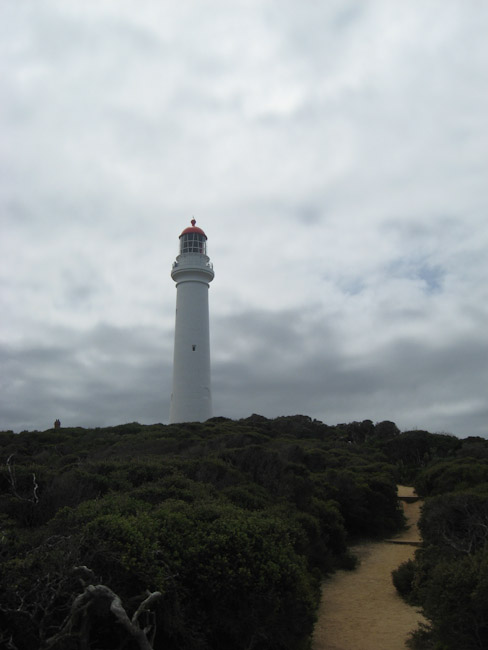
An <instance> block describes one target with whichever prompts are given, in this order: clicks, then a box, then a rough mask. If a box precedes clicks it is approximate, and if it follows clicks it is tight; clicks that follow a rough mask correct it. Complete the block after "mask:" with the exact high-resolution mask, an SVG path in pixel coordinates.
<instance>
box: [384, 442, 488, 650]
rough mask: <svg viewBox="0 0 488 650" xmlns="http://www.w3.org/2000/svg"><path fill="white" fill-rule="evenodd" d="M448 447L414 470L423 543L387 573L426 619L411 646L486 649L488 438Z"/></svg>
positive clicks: (432, 649) (420, 649) (417, 649)
mask: <svg viewBox="0 0 488 650" xmlns="http://www.w3.org/2000/svg"><path fill="white" fill-rule="evenodd" d="M422 436H423V438H424V440H428V434H425V432H424V433H423V434H422ZM453 447H454V449H455V454H454V455H452V454H448V457H447V458H444V459H442V460H441V459H437V460H435V459H434V460H433V461H432V462H429V463H426V464H425V463H424V467H420V468H419V470H418V471H417V472H414V474H415V481H414V484H415V488H416V491H417V493H418V494H419V496H421V497H422V498H423V499H424V505H423V509H422V514H421V517H420V521H419V529H420V532H421V535H422V546H421V547H420V548H419V550H417V552H416V553H415V558H414V559H412V560H408V561H407V562H405V563H403V564H402V565H400V567H399V568H398V569H397V570H396V571H394V572H393V582H394V585H395V587H396V589H397V591H398V592H399V594H400V595H401V596H403V598H405V600H406V601H407V602H409V603H410V604H412V605H416V606H420V607H421V609H422V612H423V613H424V615H425V617H426V618H427V619H429V621H430V624H429V625H428V626H423V627H421V628H420V629H419V630H417V631H416V632H415V633H414V634H413V635H412V638H411V639H410V640H409V647H411V648H413V649H415V650H460V648H462V649H463V650H486V648H488V441H487V440H485V439H482V438H466V439H464V440H462V441H457V446H456V445H455V444H454V442H453ZM412 469H413V468H412Z"/></svg>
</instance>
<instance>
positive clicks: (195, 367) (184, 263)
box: [169, 219, 214, 423]
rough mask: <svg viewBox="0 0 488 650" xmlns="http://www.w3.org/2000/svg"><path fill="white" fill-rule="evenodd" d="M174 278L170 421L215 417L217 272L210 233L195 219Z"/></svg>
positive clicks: (184, 237)
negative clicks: (213, 295)
mask: <svg viewBox="0 0 488 650" xmlns="http://www.w3.org/2000/svg"><path fill="white" fill-rule="evenodd" d="M171 277H172V278H173V280H174V281H175V282H176V320H175V347H174V359H173V392H172V394H171V407H170V417H169V421H170V423H173V422H204V421H205V420H208V418H210V417H212V394H211V389H210V336H209V319H208V289H209V283H210V282H212V280H213V279H214V271H213V266H212V263H211V262H210V258H209V257H208V255H207V235H206V234H205V233H204V232H203V230H202V229H201V228H198V227H197V225H196V221H195V219H192V221H191V226H189V227H188V228H185V230H183V232H182V233H181V235H180V252H179V255H178V256H177V257H176V261H175V262H174V263H173V268H172V270H171Z"/></svg>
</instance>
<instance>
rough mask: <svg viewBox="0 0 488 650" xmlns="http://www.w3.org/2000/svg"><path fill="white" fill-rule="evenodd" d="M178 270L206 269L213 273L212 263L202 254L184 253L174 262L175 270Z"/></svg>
mask: <svg viewBox="0 0 488 650" xmlns="http://www.w3.org/2000/svg"><path fill="white" fill-rule="evenodd" d="M177 268H185V269H188V268H193V269H204V270H207V271H212V272H213V264H212V262H211V261H210V259H209V258H208V257H207V255H202V254H201V253H182V254H181V255H178V257H177V258H176V261H175V262H173V269H177Z"/></svg>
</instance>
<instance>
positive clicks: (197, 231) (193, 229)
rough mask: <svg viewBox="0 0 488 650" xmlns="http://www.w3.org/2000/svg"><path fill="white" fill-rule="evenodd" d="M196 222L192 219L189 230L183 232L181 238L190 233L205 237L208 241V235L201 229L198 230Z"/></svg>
mask: <svg viewBox="0 0 488 650" xmlns="http://www.w3.org/2000/svg"><path fill="white" fill-rule="evenodd" d="M195 224H196V220H195V219H192V220H191V226H188V228H185V230H183V232H182V233H181V235H180V238H181V237H183V235H188V234H189V233H197V234H198V235H203V236H204V237H205V239H207V235H206V234H205V233H204V232H203V230H202V229H201V228H198V226H196V225H195Z"/></svg>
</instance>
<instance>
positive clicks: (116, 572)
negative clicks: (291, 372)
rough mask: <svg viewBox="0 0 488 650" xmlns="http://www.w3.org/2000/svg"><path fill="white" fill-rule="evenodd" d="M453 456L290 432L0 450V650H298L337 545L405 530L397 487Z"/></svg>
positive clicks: (65, 441) (34, 444)
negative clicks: (38, 649)
mask: <svg viewBox="0 0 488 650" xmlns="http://www.w3.org/2000/svg"><path fill="white" fill-rule="evenodd" d="M407 439H408V441H409V444H407V445H406V446H405V440H407ZM426 441H427V444H426ZM473 444H474V446H476V447H477V445H478V443H477V441H474V442H473ZM463 449H464V442H462V441H459V440H457V439H455V438H452V437H451V436H437V435H433V434H429V433H427V432H409V433H405V434H400V432H399V431H398V429H397V428H396V426H395V425H394V423H392V422H381V423H378V424H376V425H374V424H373V423H372V422H371V421H369V420H367V421H364V422H362V423H357V422H353V423H350V424H344V425H338V426H335V427H330V426H327V425H325V424H323V423H321V422H318V421H312V420H311V419H310V418H308V417H306V416H292V417H282V418H277V419H274V420H268V419H266V418H263V417H261V416H256V415H254V416H251V417H250V418H247V419H245V420H239V421H231V420H228V419H225V418H213V419H211V420H208V421H207V422H205V423H201V424H200V423H188V424H178V425H176V424H175V425H161V424H157V425H152V426H145V425H140V424H137V423H131V424H125V425H120V426H116V427H109V428H104V429H101V428H97V429H81V428H73V429H67V428H61V429H56V430H55V429H50V430H48V431H44V432H37V431H36V432H22V433H20V434H14V433H12V432H3V433H0V460H1V470H0V488H1V493H0V575H1V576H2V585H1V591H2V593H1V597H0V646H2V647H8V648H11V649H12V650H31V649H32V648H40V649H41V650H48V649H50V650H87V649H88V648H90V649H91V650H112V649H114V650H115V649H119V648H120V649H122V648H124V649H125V650H139V649H142V650H150V649H154V650H163V649H164V650H176V649H178V650H190V649H191V650H220V649H222V650H224V649H225V650H228V649H229V648H233V649H236V650H241V649H242V650H265V649H270V650H271V649H275V650H305V649H306V648H308V647H309V644H310V637H311V633H312V630H313V626H314V622H315V617H316V612H317V606H318V601H319V597H320V583H321V580H322V579H323V578H324V577H325V576H327V575H329V574H331V573H332V572H333V571H334V570H335V569H337V568H339V567H342V568H353V567H354V558H353V557H352V556H351V555H350V553H349V552H348V545H349V544H350V543H351V542H353V541H356V540H358V539H361V538H374V537H376V538H380V537H384V536H387V535H391V534H392V533H394V532H397V531H398V530H400V529H401V528H402V526H403V525H404V518H403V514H402V510H401V508H400V507H399V505H398V502H397V498H396V483H397V482H398V481H404V480H405V478H406V477H409V478H417V479H418V481H419V483H418V490H419V491H421V487H420V486H421V481H422V480H432V481H434V479H433V476H434V475H431V478H430V479H429V478H428V476H429V472H432V470H433V468H435V467H436V466H437V465H439V462H438V461H440V464H441V465H442V464H445V465H446V467H447V466H450V464H451V463H452V464H455V463H459V464H460V465H461V464H462V463H469V462H471V461H470V460H469V459H470V458H471V457H470V456H466V455H463V456H460V455H459V454H461V453H462V451H463ZM406 450H408V453H407V451H406ZM471 460H472V459H471ZM480 464H482V463H481V461H480ZM435 476H437V475H435ZM423 477H424V478H423ZM425 477H427V478H425ZM436 480H437V479H436ZM437 482H438V481H437ZM434 483H435V482H432V483H428V485H429V486H430V485H432V486H433V485H434ZM436 484H437V483H436ZM471 487H472V486H470V488H471ZM429 489H431V490H435V488H434V487H431V488H429ZM436 498H439V497H436ZM440 498H442V495H440ZM451 505H452V504H451ZM439 507H440V506H436V508H437V510H435V512H438V511H439V510H438V508H439ZM425 530H427V529H425ZM472 537H473V546H472V548H473V549H474V547H475V546H476V545H478V546H479V544H480V542H479V534H478V529H477V528H476V526H474V528H473V535H472ZM429 539H430V538H429ZM471 555H472V554H471ZM471 555H469V554H468V556H469V557H470V558H471ZM416 562H417V561H416ZM485 564H486V563H485ZM470 566H471V565H470ZM476 567H478V565H476ZM408 571H410V573H408ZM473 571H474V569H473ZM478 571H479V568H478ZM407 573H408V575H407V580H406V582H407V588H405V589H404V591H405V593H406V595H407V597H409V598H410V595H411V590H410V588H409V586H408V585H409V584H410V583H409V582H408V579H409V576H410V574H411V573H412V571H411V569H407ZM485 576H486V572H485ZM415 579H416V580H417V582H418V579H417V578H415ZM439 579H440V578H439ZM443 588H444V587H443ZM480 588H481V587H480ZM417 591H418V590H417ZM419 593H420V592H419ZM486 600H487V599H486V598H485V602H486ZM423 607H425V609H426V611H427V615H428V616H429V618H431V617H430V615H429V611H430V610H428V608H427V606H424V605H423ZM460 616H462V613H460ZM431 620H433V619H431ZM446 647H447V646H446ZM457 647H460V646H459V645H458V646H457ZM466 647H467V646H466ZM473 647H478V646H473Z"/></svg>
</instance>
